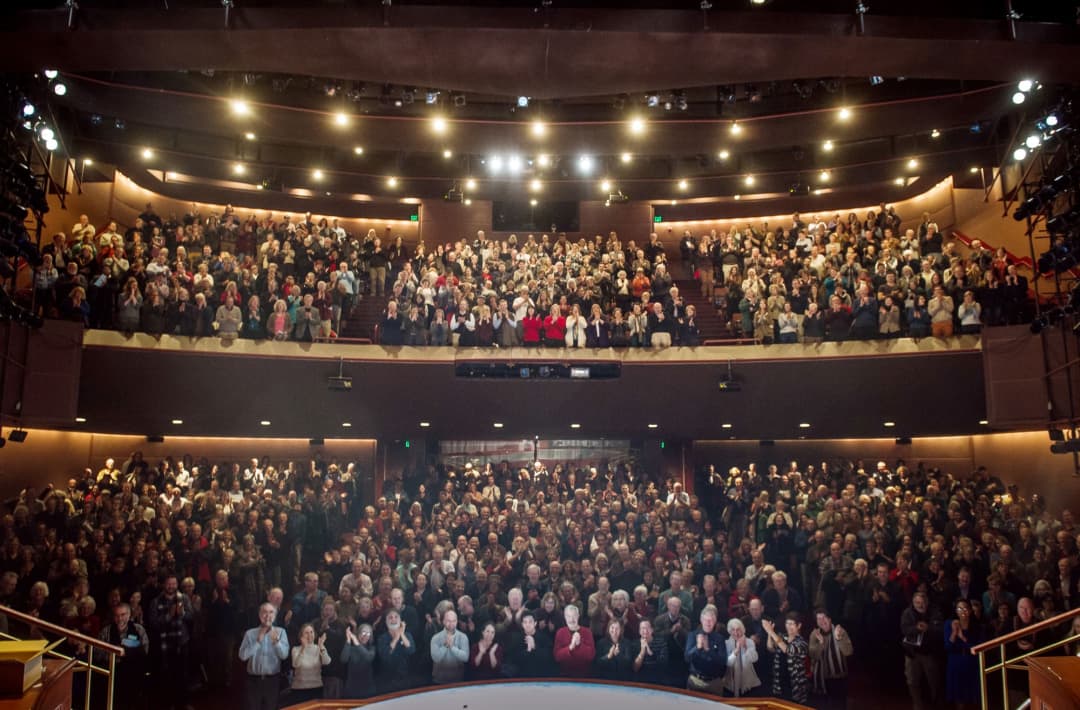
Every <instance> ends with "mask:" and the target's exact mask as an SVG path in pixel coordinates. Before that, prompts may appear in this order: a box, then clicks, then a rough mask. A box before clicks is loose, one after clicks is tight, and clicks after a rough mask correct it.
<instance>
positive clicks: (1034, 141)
mask: <svg viewBox="0 0 1080 710" xmlns="http://www.w3.org/2000/svg"><path fill="white" fill-rule="evenodd" d="M1040 144H1042V139H1041V138H1039V136H1037V135H1035V134H1034V133H1032V134H1031V135H1030V136H1028V137H1027V140H1025V141H1024V145H1026V146H1027V147H1028V148H1030V149H1031V150H1035V149H1036V148H1038V147H1039V145H1040Z"/></svg>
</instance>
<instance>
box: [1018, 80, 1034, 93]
mask: <svg viewBox="0 0 1080 710" xmlns="http://www.w3.org/2000/svg"><path fill="white" fill-rule="evenodd" d="M1034 87H1035V82H1034V81H1033V80H1031V79H1022V80H1021V81H1020V83H1019V84H1017V85H1016V88H1017V89H1020V91H1023V92H1024V93H1025V94H1026V93H1027V92H1029V91H1031V90H1032V89H1033V88H1034Z"/></svg>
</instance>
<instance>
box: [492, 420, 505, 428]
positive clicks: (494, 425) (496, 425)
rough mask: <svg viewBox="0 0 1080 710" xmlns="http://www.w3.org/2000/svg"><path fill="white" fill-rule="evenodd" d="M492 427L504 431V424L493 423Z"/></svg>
mask: <svg viewBox="0 0 1080 710" xmlns="http://www.w3.org/2000/svg"><path fill="white" fill-rule="evenodd" d="M491 426H493V427H495V428H496V429H502V428H503V423H502V422H493V423H492V425H491Z"/></svg>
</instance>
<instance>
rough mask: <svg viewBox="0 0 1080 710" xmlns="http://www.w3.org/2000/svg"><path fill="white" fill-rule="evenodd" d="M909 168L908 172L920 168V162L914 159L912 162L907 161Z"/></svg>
mask: <svg viewBox="0 0 1080 710" xmlns="http://www.w3.org/2000/svg"><path fill="white" fill-rule="evenodd" d="M907 166H908V170H914V169H915V168H917V167H919V161H918V160H915V158H912V159H911V160H909V161H907Z"/></svg>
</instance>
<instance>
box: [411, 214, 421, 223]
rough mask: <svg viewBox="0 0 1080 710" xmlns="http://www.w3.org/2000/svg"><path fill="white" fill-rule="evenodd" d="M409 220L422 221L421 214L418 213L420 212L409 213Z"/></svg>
mask: <svg viewBox="0 0 1080 710" xmlns="http://www.w3.org/2000/svg"><path fill="white" fill-rule="evenodd" d="M409 221H410V222H419V221H420V215H418V214H411V215H409Z"/></svg>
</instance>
